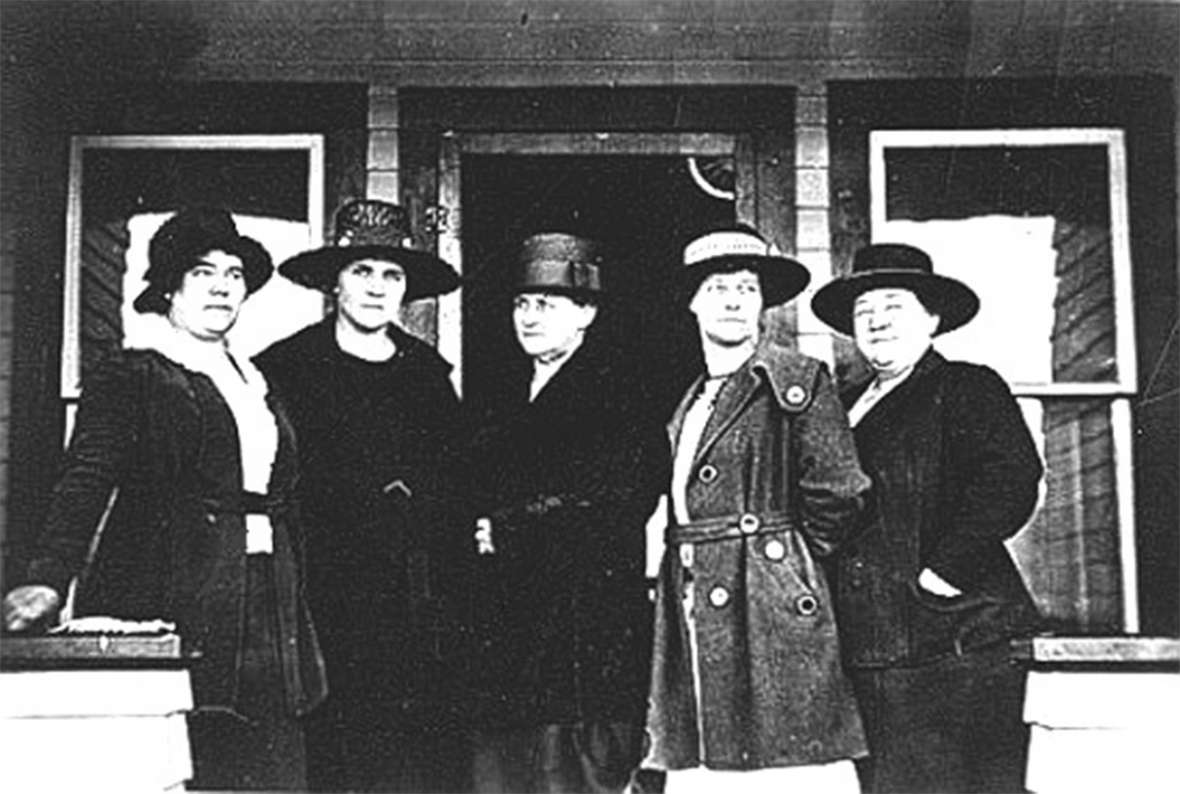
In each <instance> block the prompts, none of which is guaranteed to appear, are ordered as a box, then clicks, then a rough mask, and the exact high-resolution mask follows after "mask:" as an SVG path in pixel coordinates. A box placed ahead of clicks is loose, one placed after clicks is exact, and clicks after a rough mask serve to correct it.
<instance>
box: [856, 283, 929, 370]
mask: <svg viewBox="0 0 1180 794" xmlns="http://www.w3.org/2000/svg"><path fill="white" fill-rule="evenodd" d="M938 322H939V320H938V315H937V314H932V313H931V312H930V311H929V310H927V308H926V307H925V306H923V305H922V302H921V301H920V300H918V296H917V295H915V294H914V293H913V292H912V291H911V290H908V289H874V290H869V291H867V292H865V293H863V294H862V295H860V296H858V297H857V299H856V302H855V303H854V304H853V307H852V330H853V334H854V336H855V337H856V346H857V347H858V348H859V349H860V352H861V353H862V354H863V355H864V357H865V358H867V359H868V360H869V363H870V364H872V366H873V369H875V370H877V371H878V372H881V373H884V374H886V375H893V374H897V373H899V372H902V371H904V370H905V369H907V368H909V367H911V366H913V365H914V364H915V363H916V362H917V360H918V359H919V358H921V357H922V354H923V353H925V352H926V350H927V349H928V348H929V347H930V344H931V341H932V340H933V338H934V334H935V332H936V331H937V330H938Z"/></svg>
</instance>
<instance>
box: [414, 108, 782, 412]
mask: <svg viewBox="0 0 1180 794" xmlns="http://www.w3.org/2000/svg"><path fill="white" fill-rule="evenodd" d="M795 102H796V89H795V87H794V86H790V85H760V86H692V87H685V86H662V87H661V86H626V87H610V88H608V87H597V86H573V87H569V86H567V87H547V88H441V89H440V88H406V89H402V90H399V92H398V115H399V133H398V163H399V173H400V174H401V178H400V179H399V196H400V199H401V203H402V205H403V206H405V207H407V208H408V209H409V211H410V216H411V220H412V224H413V233H414V239H415V243H416V244H417V245H419V246H423V247H426V248H429V249H433V250H435V251H436V252H437V253H438V254H439V255H440V256H441V257H442V258H443V259H445V260H447V261H448V262H451V263H452V264H454V265H456V266H457V267H459V268H461V267H462V260H461V254H462V229H463V225H462V219H461V218H460V217H459V214H458V210H459V199H460V196H461V190H462V174H461V161H462V157H463V155H464V154H506V155H507V154H520V155H533V154H535V155H540V156H544V155H562V154H565V155H580V154H588V155H594V154H600V155H626V154H636V155H660V154H667V155H688V154H701V155H705V154H716V153H727V154H732V155H733V156H734V160H735V164H736V165H737V170H736V182H737V185H736V194H737V195H736V200H735V210H734V212H735V218H736V219H737V220H738V221H740V222H745V223H749V224H750V225H752V226H755V227H756V228H757V229H758V230H759V231H760V232H761V233H762V234H763V235H764V236H765V237H766V238H767V240H768V241H769V242H770V243H772V244H773V245H775V246H777V247H778V248H779V249H780V250H782V251H784V252H787V253H791V252H793V251H794V250H795V228H796V224H795ZM462 300H463V298H462V295H461V294H450V295H446V296H443V297H442V298H441V299H439V300H438V301H418V302H417V304H416V305H414V306H413V307H411V308H410V311H409V312H407V316H406V318H405V319H406V323H407V325H408V326H409V327H410V329H411V330H412V331H414V332H415V333H418V334H419V335H421V336H422V337H423V338H425V339H427V340H429V341H431V342H435V343H437V345H438V348H439V351H440V353H442V355H443V356H444V357H445V358H446V359H447V361H449V362H450V363H451V364H452V365H453V367H454V369H453V370H452V374H453V378H454V382H455V386H456V388H457V389H459V390H460V394H461V393H462V391H461V389H462V355H463V351H462V325H461V323H462V318H461V314H462ZM766 316H767V326H768V328H767V332H768V333H771V334H772V335H773V336H775V337H776V338H777V339H778V340H779V341H781V342H783V343H785V344H789V345H793V344H794V338H795V332H796V329H797V327H798V323H797V315H796V309H795V308H794V306H793V305H791V304H788V305H787V306H785V307H775V308H773V309H770V310H768V311H767V313H766Z"/></svg>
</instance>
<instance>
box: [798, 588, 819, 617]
mask: <svg viewBox="0 0 1180 794" xmlns="http://www.w3.org/2000/svg"><path fill="white" fill-rule="evenodd" d="M795 611H796V612H797V613H799V614H800V615H802V616H803V617H805V618H808V617H811V616H812V615H814V614H815V613H816V612H818V611H819V601H817V600H816V598H815V596H813V595H811V594H810V593H807V594H805V595H801V596H799V597H798V598H796V599H795Z"/></svg>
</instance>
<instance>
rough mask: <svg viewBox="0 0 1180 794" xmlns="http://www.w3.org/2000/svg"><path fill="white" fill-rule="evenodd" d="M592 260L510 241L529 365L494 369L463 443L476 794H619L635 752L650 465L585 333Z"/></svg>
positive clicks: (663, 466) (628, 411)
mask: <svg viewBox="0 0 1180 794" xmlns="http://www.w3.org/2000/svg"><path fill="white" fill-rule="evenodd" d="M595 252H596V248H595V246H594V244H593V243H592V242H591V241H589V240H585V239H583V238H578V237H574V236H571V235H565V234H558V233H546V234H540V235H536V236H534V237H531V238H530V239H529V240H526V241H525V243H524V245H523V246H522V252H521V261H520V262H519V263H518V264H519V271H518V276H519V277H518V281H517V282H516V287H517V290H518V291H517V294H516V298H515V306H514V311H513V319H514V324H515V328H516V333H517V341H518V342H519V343H520V344H521V346H522V348H523V349H524V351H525V352H526V353H527V354H528V356H529V358H528V359H526V360H523V361H522V362H520V363H521V364H522V366H521V367H519V368H515V367H511V365H509V366H508V368H506V372H505V375H506V377H505V390H504V393H503V394H502V395H501V398H502V399H501V400H500V401H499V402H498V403H497V404H496V406H495V407H494V409H493V411H492V414H491V416H489V417H487V419H486V423H485V424H484V426H483V427H482V428H481V431H480V433H479V436H478V437H477V438H476V439H475V441H474V443H473V445H472V466H473V472H474V473H475V475H476V482H477V483H478V491H479V493H480V494H481V496H482V497H483V499H484V507H485V509H486V510H487V511H488V512H487V520H486V523H485V524H484V526H485V528H486V532H485V534H484V535H481V540H482V541H483V543H484V544H489V543H490V545H484V550H485V551H487V552H490V553H488V554H486V555H485V556H484V557H483V559H482V560H481V566H482V568H483V570H482V572H481V578H480V580H479V581H480V582H481V587H480V589H479V592H478V597H479V599H480V603H481V605H482V609H483V613H482V627H483V635H482V636H483V639H484V642H485V645H484V646H483V647H484V650H483V652H482V653H481V656H480V659H481V663H482V666H481V672H482V675H481V676H480V680H479V682H478V683H480V684H481V690H480V696H479V705H480V707H481V708H480V709H479V711H478V712H477V713H475V714H474V715H473V716H474V719H475V721H476V725H477V728H478V730H477V732H476V733H477V736H476V762H475V783H476V789H477V790H478V791H487V792H505V791H507V792H519V793H520V794H524V793H525V792H557V791H578V792H591V791H594V792H605V791H613V792H619V791H622V790H623V788H624V786H626V785H627V782H628V780H629V777H630V775H631V773H632V771H633V770H634V769H635V768H636V766H637V765H638V762H639V759H640V754H641V751H642V738H643V720H644V710H645V704H646V695H647V686H648V685H647V682H648V670H649V658H650V652H651V650H650V649H651V644H650V636H651V602H650V601H649V600H648V597H647V586H646V580H645V578H644V543H645V538H644V522H645V521H646V519H647V517H648V516H649V515H650V514H651V511H652V510H653V508H654V507H655V504H656V501H657V499H658V496H659V492H660V490H661V488H662V487H663V483H664V480H665V478H666V475H667V459H666V452H665V450H664V448H663V447H664V445H663V439H662V432H661V429H660V427H659V424H658V423H656V422H655V421H652V420H651V419H650V418H648V417H646V416H645V412H644V411H643V410H642V407H643V406H642V405H641V400H640V393H639V392H638V390H637V389H638V383H637V380H636V379H635V378H633V377H631V376H630V375H629V374H628V372H627V366H628V364H627V363H626V362H624V361H621V360H620V357H619V355H618V353H617V352H616V351H613V350H611V349H609V348H607V347H606V346H605V345H604V344H602V343H601V342H600V341H599V340H597V339H595V338H594V334H593V329H592V328H590V324H591V323H593V322H595V321H596V313H597V312H598V311H599V308H598V304H599V303H600V302H601V300H602V292H601V285H600V282H599V276H598V264H597V257H596V253H595ZM587 329H589V330H587Z"/></svg>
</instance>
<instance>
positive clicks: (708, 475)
mask: <svg viewBox="0 0 1180 794" xmlns="http://www.w3.org/2000/svg"><path fill="white" fill-rule="evenodd" d="M697 479H699V480H700V481H701V482H703V483H704V484H705V485H708V484H709V483H711V482H713V480H716V479H717V467H716V466H714V465H713V464H711V463H706V464H705V465H704V466H701V470H700V471H698V472H697Z"/></svg>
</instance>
